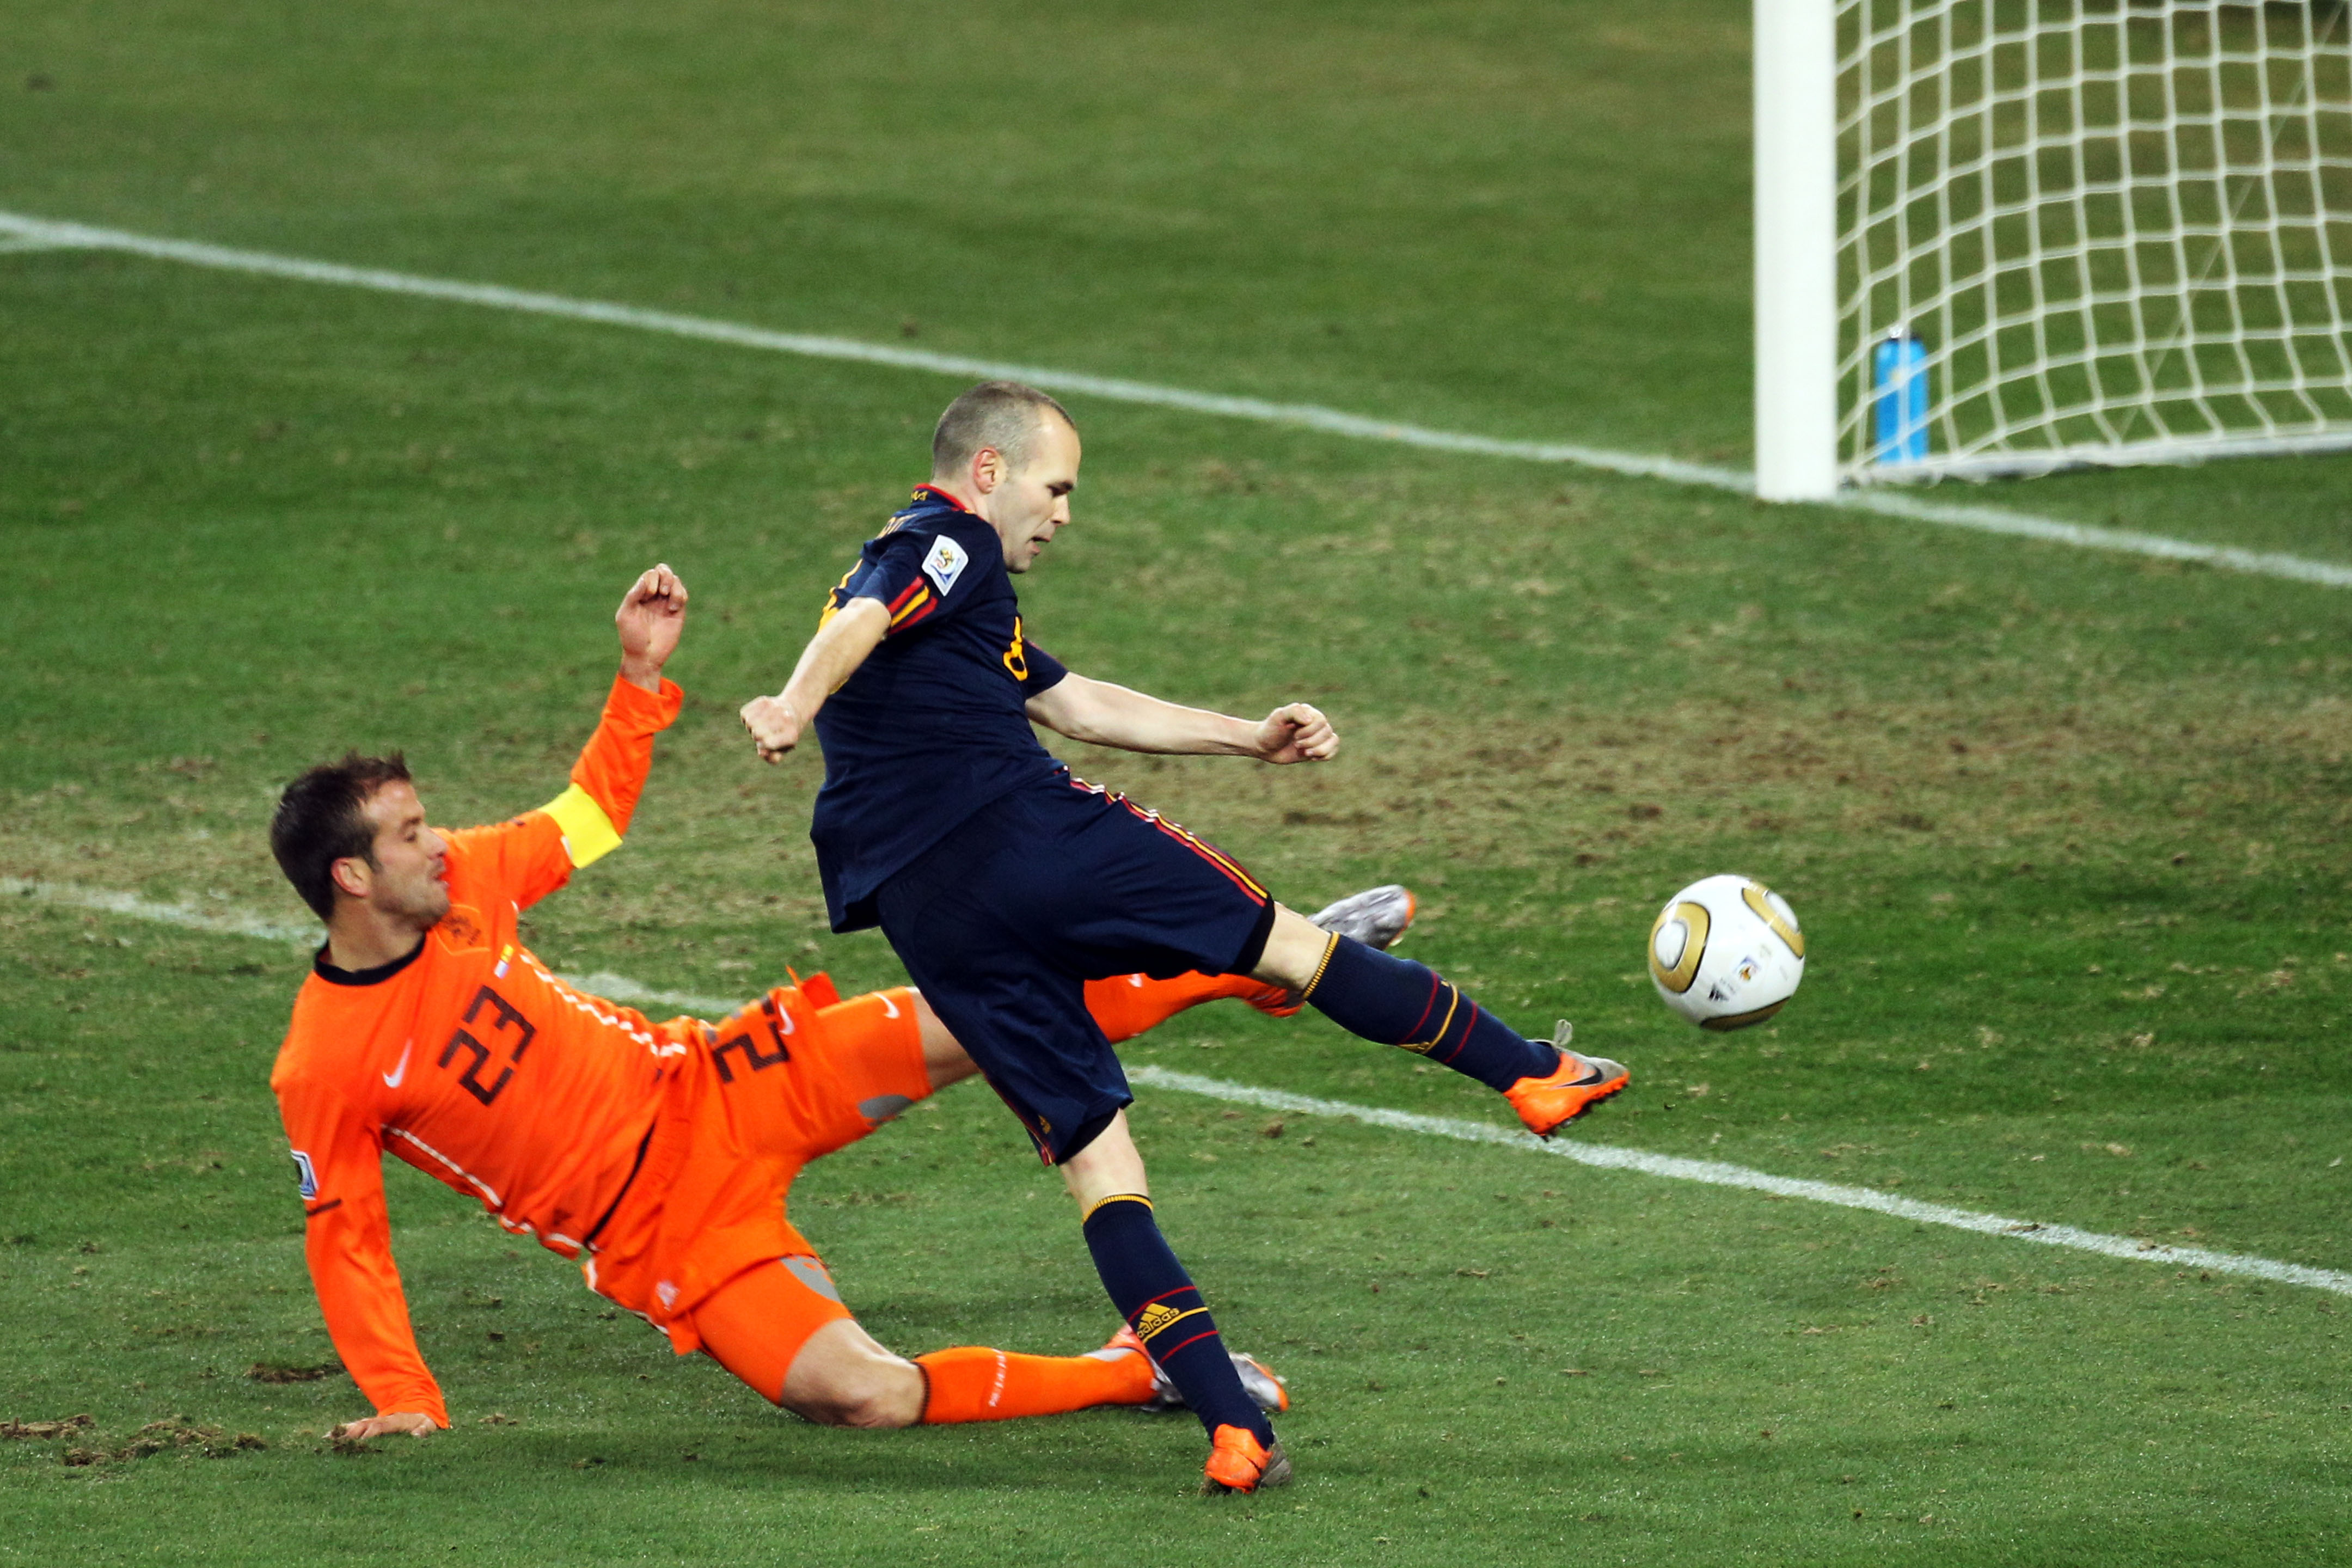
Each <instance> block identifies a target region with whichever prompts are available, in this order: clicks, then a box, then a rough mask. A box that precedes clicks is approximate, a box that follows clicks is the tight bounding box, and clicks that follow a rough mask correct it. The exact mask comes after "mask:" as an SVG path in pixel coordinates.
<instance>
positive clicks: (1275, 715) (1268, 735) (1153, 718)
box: [1028, 675, 1339, 763]
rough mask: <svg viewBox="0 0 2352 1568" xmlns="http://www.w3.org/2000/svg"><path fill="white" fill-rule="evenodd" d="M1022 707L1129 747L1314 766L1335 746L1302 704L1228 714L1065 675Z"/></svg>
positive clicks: (1084, 735) (1047, 721)
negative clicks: (1252, 715)
mask: <svg viewBox="0 0 2352 1568" xmlns="http://www.w3.org/2000/svg"><path fill="white" fill-rule="evenodd" d="M1028 709H1029V717H1030V718H1032V719H1034V720H1035V721H1037V722H1038V723H1040V724H1043V725H1045V728H1047V729H1049V730H1052V731H1055V732H1056V733H1059V734H1064V735H1067V736H1068V737H1069V738H1070V739H1071V740H1073V741H1086V742H1091V743H1093V744H1095V745H1097V746H1117V747H1118V748H1120V749H1121V750H1123V751H1129V752H1184V753H1190V754H1193V755H1201V756H1220V757H1255V758H1257V759H1258V760H1259V761H1260V762H1265V763H1319V762H1324V761H1327V760H1328V759H1329V758H1330V757H1331V756H1333V755H1334V754H1336V753H1337V752H1339V731H1336V730H1334V729H1332V728H1331V721H1329V720H1328V719H1326V718H1325V717H1323V715H1322V713H1321V711H1320V710H1317V709H1315V708H1311V707H1309V706H1308V705H1307V704H1306V703H1304V702H1293V703H1291V704H1289V705H1288V706H1286V707H1282V708H1277V709H1276V710H1274V711H1273V712H1272V713H1269V714H1268V715H1266V717H1265V719H1264V720H1262V721H1254V720H1249V719H1234V718H1229V717H1227V716H1226V715H1224V714H1223V713H1212V712H1210V711H1209V710H1207V709H1205V708H1184V707H1180V706H1179V705H1177V704H1176V703H1173V702H1163V701H1161V700H1160V699H1159V698H1157V697H1147V696H1145V695H1144V694H1143V693H1142V692H1140V691H1130V690H1129V689H1127V688H1126V687H1124V686H1114V685H1112V684H1111V683H1110V682H1109V681H1108V680H1090V679H1087V677H1085V676H1083V675H1066V676H1064V677H1063V678H1062V679H1060V680H1057V681H1055V683H1054V684H1053V685H1052V686H1050V687H1048V688H1046V689H1045V690H1044V691H1041V692H1039V693H1038V694H1037V695H1036V696H1034V697H1032V698H1031V699H1030V700H1029V702H1028Z"/></svg>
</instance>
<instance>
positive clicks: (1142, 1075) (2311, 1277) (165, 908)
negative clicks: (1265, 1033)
mask: <svg viewBox="0 0 2352 1568" xmlns="http://www.w3.org/2000/svg"><path fill="white" fill-rule="evenodd" d="M0 896H5V897H10V898H23V899H35V900H40V901H42V902H45V903H51V904H60V905H64V906H66V907H67V908H70V909H81V910H93V911H99V912H103V913H107V914H115V915H126V916H129V917H131V919H134V920H143V921H158V922H160V923H162V924H164V925H173V926H178V927H181V928H182V929H184V930H188V931H209V932H213V933H215V934H218V935H224V936H243V937H252V938H256V939H258V940H260V941H264V942H283V943H289V944H299V945H301V946H304V947H308V946H310V944H311V943H313V942H317V941H318V940H319V928H318V927H317V926H316V925H310V924H305V925H289V924H287V923H285V922H283V921H271V920H268V919H265V918H263V917H260V916H257V915H250V914H247V913H244V912H242V911H239V910H232V909H229V908H226V907H223V908H220V909H216V910H208V909H203V908H199V907H197V906H194V905H190V904H159V903H155V902H153V901H152V900H147V899H142V898H140V897H139V896H137V895H136V894H133V893H119V892H113V891H110V890H108V889H98V888H78V887H73V886H69V885H67V884H63V883H58V882H36V881H28V880H26V879H22V878H17V877H0ZM562 978H563V980H564V982H565V984H571V985H576V986H578V987H580V988H581V989H582V990H583V991H591V992H593V993H595V994H598V995H600V996H604V997H607V998H609V999H610V1000H613V1001H615V1002H628V1003H643V1002H652V1003H657V1004H660V1005H666V1006H673V1007H682V1008H685V1009H686V1010H687V1011H688V1012H690V1013H694V1014H698V1015H704V1016H711V1017H723V1016H726V1015H727V1014H730V1013H731V1012H733V1011H734V1010H735V1009H736V1008H737V1007H739V1006H740V1005H742V1004H741V1003H740V1001H735V1000H730V999H729V998H726V997H721V996H702V995H698V994H694V993H692V992H686V991H664V990H660V989H658V988H656V987H654V986H650V985H642V984H638V983H637V982H635V981H634V980H631V979H629V978H628V977H626V976H625V975H620V974H608V973H601V972H600V973H594V974H583V975H581V976H578V977H577V978H574V977H572V976H570V975H565V976H563V977H562ZM1127 1076H1128V1080H1129V1082H1130V1083H1135V1084H1139V1085H1141V1086H1142V1087H1144V1088H1146V1089H1172V1090H1174V1091H1175V1092H1177V1093H1179V1094H1193V1095H1199V1096H1202V1098H1204V1099H1208V1100H1223V1101H1225V1102H1227V1103H1228V1104H1234V1105H1254V1106H1256V1107H1258V1108H1260V1109H1262V1110H1279V1111H1283V1112H1285V1113H1286V1114H1288V1115H1293V1116H1336V1117H1340V1118H1343V1119H1345V1120H1348V1121H1360V1122H1362V1123H1364V1124H1365V1125H1366V1126H1369V1127H1380V1128H1384V1129H1386V1130H1388V1131H1392V1132H1412V1133H1416V1134H1418V1135H1420V1136H1422V1137H1424V1138H1450V1139H1453V1140H1454V1141H1455V1142H1463V1143H1485V1144H1489V1145H1493V1146H1496V1147H1500V1148H1506V1149H1516V1150H1517V1151H1519V1152H1522V1153H1528V1154H1549V1155H1551V1156H1553V1157H1554V1158H1557V1159H1563V1160H1573V1161H1575V1162H1576V1163H1578V1164H1580V1165H1591V1166H1594V1167H1596V1168H1598V1169H1601V1170H1604V1171H1631V1172H1633V1173H1637V1174H1640V1175H1644V1176H1663V1177H1664V1178H1666V1179H1667V1180H1669V1181H1678V1182H1698V1183H1701V1184H1705V1185H1706V1186H1713V1187H1736V1188H1740V1189H1744V1190H1746V1191H1748V1192H1756V1193H1766V1194H1770V1195H1772V1196H1774V1197H1780V1198H1801V1199H1804V1200H1806V1201H1807V1202H1810V1203H1817V1204H1829V1205H1833V1206H1835V1207H1838V1208H1849V1209H1867V1210H1869V1211H1870V1212H1872V1213H1874V1214H1883V1215H1890V1216H1892V1217H1893V1218H1895V1219H1907V1220H1911V1221H1913V1222H1915V1223H1916V1224H1919V1225H1938V1226H1949V1227H1950V1228H1952V1229H1954V1230H1969V1231H1975V1232H1976V1233H1978V1234H1979V1235H1980V1236H1997V1237H2009V1238H2011V1239H2013V1240H2018V1241H2033V1242H2040V1243H2041V1244H2042V1245H2043V1246H2045V1247H2070V1248H2072V1249H2074V1250H2075V1251H2077V1252H2095V1253H2098V1254H2100V1255H2102V1256H2104V1257H2107V1258H2124V1259H2126V1260H2129V1261H2132V1262H2137V1263H2164V1264H2170V1265H2171V1266H2173V1267H2174V1268H2196V1269H2200V1270H2202V1271H2204V1272H2206V1273H2209V1274H2236V1275H2243V1276H2247V1277H2250V1278H2252V1279H2268V1280H2271V1281H2273V1282H2274V1283H2277V1284H2281V1285H2305V1286H2308V1287H2310V1288H2311V1289H2315V1290H2326V1291H2329V1292H2332V1293H2333V1294H2335V1295H2338V1296H2352V1273H2346V1272H2343V1271H2340V1270H2337V1269H2333V1268H2310V1267H2307V1266H2305V1265H2304V1264H2299V1263H2282V1262H2279V1261H2277V1260H2276V1259H2273V1258H2255V1257H2251V1256H2248V1255H2245V1254H2242V1253H2234V1252H2214V1251H2210V1250H2209V1249H2207V1248H2205V1247H2169V1246H2166V1245H2163V1244H2161V1243H2158V1242H2153V1241H2141V1240H2138V1239H2137V1238H2135V1237H2125V1236H2107V1235H2105V1234H2103V1233H2101V1232H2098V1231H2094V1230H2079V1229H2077V1228H2075V1227H2074V1226H2071V1225H2042V1224H2039V1223H2037V1222H2035V1221H2032V1220H2023V1219H2011V1218H2009V1217H2008V1216H2006V1215H1994V1214H1979V1213H1978V1212H1977V1211H1975V1210H1973V1209H1962V1208H1952V1207H1948V1206H1947V1205H1943V1204H1927V1203H1921V1202H1919V1201H1918V1200H1917V1199H1916V1198H1905V1197H1897V1196H1895V1194H1892V1193H1882V1192H1877V1191H1874V1190H1873V1189H1872V1188H1869V1187H1849V1186H1841V1185H1838V1184H1835V1183H1832V1182H1811V1181H1806V1180H1803V1179H1801V1178H1799V1177H1793V1176H1776V1175H1773V1174H1771V1173H1769V1172H1765V1171H1755V1170H1750V1169H1748V1167H1747V1166H1745V1165H1733V1164H1727V1163H1723V1162H1721V1161H1717V1160H1689V1159H1685V1158H1683V1157H1682V1156H1680V1155H1676V1154H1653V1153H1650V1152H1647V1151H1645V1150H1641V1149H1627V1148H1623V1147H1621V1146H1619V1145H1616V1144H1611V1143H1585V1142H1577V1141H1575V1140H1573V1139H1552V1140H1549V1141H1548V1140H1545V1139H1541V1138H1538V1137H1535V1136H1534V1135H1533V1134H1531V1133H1528V1132H1525V1131H1520V1130H1518V1129H1516V1128H1506V1127H1498V1126H1496V1125H1494V1124H1492V1123H1489V1122H1485V1121H1466V1120H1464V1119H1461V1118H1458V1117H1452V1116H1423V1115H1421V1114H1419V1113H1417V1112H1414V1111H1410V1110H1389V1109H1387V1108H1386V1107H1383V1106H1377V1105H1353V1104H1350V1103H1349V1102H1348V1101H1346V1100H1318V1099H1317V1098H1315V1097H1314V1096H1313V1095H1306V1094H1293V1093H1291V1092H1289V1091H1288V1090H1286V1089H1261V1088H1259V1087H1257V1086H1256V1085H1255V1084H1246V1083H1232V1082H1229V1081H1227V1080H1226V1079H1215V1078H1202V1077H1201V1076H1199V1075H1198V1074H1195V1073H1189V1072H1177V1071H1174V1070H1172V1069H1171V1068H1160V1067H1139V1068H1131V1069H1129V1072H1128V1075H1127Z"/></svg>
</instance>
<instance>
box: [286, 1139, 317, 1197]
mask: <svg viewBox="0 0 2352 1568" xmlns="http://www.w3.org/2000/svg"><path fill="white" fill-rule="evenodd" d="M289 1152H290V1153H291V1154H292V1155H293V1156H294V1179H295V1181H296V1182H297V1183H298V1184H299V1185H300V1187H301V1190H302V1201H303V1202H305V1203H308V1202H310V1200H311V1199H312V1198H315V1197H317V1196H318V1195H319V1173H318V1172H317V1171H314V1170H312V1169H311V1168H310V1155H308V1154H305V1153H304V1152H302V1151H301V1150H299V1149H294V1150H290V1151H289Z"/></svg>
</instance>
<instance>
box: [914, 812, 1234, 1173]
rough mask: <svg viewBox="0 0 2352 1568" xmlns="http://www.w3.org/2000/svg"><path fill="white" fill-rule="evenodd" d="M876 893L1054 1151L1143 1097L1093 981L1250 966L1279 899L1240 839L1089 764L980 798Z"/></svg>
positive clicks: (1000, 1081) (963, 1033)
mask: <svg viewBox="0 0 2352 1568" xmlns="http://www.w3.org/2000/svg"><path fill="white" fill-rule="evenodd" d="M874 901H875V910H876V912H877V914H878V915H879V916H880V918H881V922H882V931H883V934H884V935H885V936H887V937H888V938H889V939H890V945H891V946H892V947H893V948H895V949H897V950H898V957H899V960H900V961H901V962H902V963H905V964H906V966H907V973H908V976H909V977H911V978H912V979H913V981H914V983H915V984H916V985H917V986H919V988H920V989H921V991H922V993H923V995H924V996H925V997H926V998H927V999H928V1000H929V1002H930V1004H931V1006H932V1008H933V1009H934V1010H935V1011H936V1012H937V1013H938V1014H939V1016H940V1018H941V1019H942V1020H943V1021H944V1022H945V1023H946V1024H947V1026H948V1027H949V1028H950V1029H951V1030H952V1031H954V1033H955V1037H956V1038H957V1039H958V1040H960V1041H961V1042H962V1043H963V1048H964V1049H965V1050H966V1051H968V1052H970V1053H971V1058H972V1060H973V1061H975V1062H977V1063H979V1064H980V1069H981V1071H982V1072H983V1073H985V1074H987V1075H988V1081H989V1083H990V1085H991V1086H992V1087H993V1088H994V1089H995V1090H996V1092H997V1093H998V1094H1000V1095H1002V1096H1003V1099H1004V1102H1005V1103H1006V1104H1007V1105H1010V1106H1011V1107H1012V1108H1013V1114H1014V1115H1015V1116H1018V1117H1019V1118H1020V1119H1021V1124H1022V1125H1023V1126H1024V1127H1025V1128H1027V1129H1028V1130H1029V1136H1030V1137H1031V1138H1032V1139H1034V1140H1035V1142H1036V1144H1037V1151H1038V1153H1039V1154H1040V1155H1041V1156H1042V1157H1043V1158H1044V1159H1045V1162H1046V1163H1048V1164H1053V1163H1058V1162H1060V1161H1063V1160H1066V1159H1068V1158H1069V1157H1070V1156H1071V1155H1073V1154H1075V1153H1076V1152H1078V1151H1079V1150H1081V1149H1083V1148H1085V1147H1086V1146H1087V1144H1088V1143H1089V1142H1093V1140H1094V1138H1095V1135H1096V1134H1097V1133H1098V1132H1100V1131H1102V1130H1103V1128H1104V1127H1105V1126H1107V1125H1108V1123H1109V1121H1110V1120H1111V1118H1112V1117H1114V1116H1116V1115H1117V1114H1118V1111H1119V1110H1120V1109H1121V1108H1122V1107H1124V1106H1126V1105H1128V1104H1129V1103H1130V1102H1131V1101H1132V1100H1134V1099H1135V1097H1134V1095H1132V1094H1130V1093H1129V1092H1128V1087H1127V1073H1126V1071H1125V1070H1124V1069H1123V1068H1120V1066H1119V1065H1118V1054H1117V1053H1116V1052H1114V1051H1113V1050H1112V1049H1111V1045H1110V1041H1109V1040H1108V1039H1107V1038H1105V1037H1104V1036H1103V1032H1102V1030H1101V1029H1100V1028H1099V1027H1097V1026H1096V1024H1095V1021H1094V1017H1093V1016H1092V1015H1091V1014H1089V1013H1088V1012H1087V997H1086V983H1087V981H1089V980H1107V979H1109V978H1110V977H1112V976H1113V975H1118V974H1133V973H1138V972H1140V973H1145V974H1149V975H1151V976H1153V977H1154V978H1156V979H1161V980H1167V979H1172V978H1174V977H1175V976H1177V975H1179V974H1186V973H1192V971H1194V970H1200V971H1203V972H1205V973H1211V974H1232V973H1246V972H1247V971H1249V970H1251V969H1253V968H1255V967H1256V964H1257V961H1258V958H1259V956H1260V955H1261V954H1262V953H1264V952H1265V939H1266V934H1267V932H1269V931H1272V930H1273V929H1274V910H1275V903H1274V900H1273V899H1272V898H1270V897H1269V896H1267V893H1266V891H1265V889H1264V888H1262V887H1260V886H1259V885H1258V884H1257V881H1256V879H1254V878H1252V877H1251V876H1250V874H1249V873H1248V872H1247V871H1245V870H1244V869H1243V868H1241V866H1240V865H1239V864H1238V863H1236V862H1235V861H1234V859H1233V858H1231V857H1230V856H1227V855H1225V854H1223V853H1222V852H1221V851H1219V850H1217V849H1216V848H1214V847H1212V846H1210V845H1208V844H1205V843H1202V841H1201V840H1200V839H1198V838H1195V837H1192V835H1191V834H1189V833H1187V832H1185V831H1184V830H1183V829H1182V828H1181V827H1179V826H1176V825H1175V824H1174V823H1171V822H1166V821H1163V820H1161V819H1160V816H1158V815H1157V814H1155V813H1152V812H1149V811H1146V810H1144V809H1143V808H1142V807H1140V806H1138V805H1133V804H1132V803H1130V802H1129V800H1128V799H1127V797H1126V796H1124V795H1109V794H1107V793H1105V792H1104V791H1102V790H1098V789H1096V788H1094V787H1092V786H1091V785H1087V784H1078V783H1076V782H1075V781H1066V782H1063V783H1058V784H1046V785H1042V786H1032V787H1028V788H1024V789H1018V790H1015V791H1013V793H1012V794H1011V795H1005V796H1004V797H1003V798H1002V799H1000V800H997V801H994V802H992V803H991V804H990V805H985V806H982V808H981V809H980V810H979V811H978V812H976V813H975V814H973V816H971V818H969V819H968V820H967V821H965V822H964V823H963V824H962V825H961V826H959V827H957V828H956V830H955V831H954V832H952V833H950V834H949V835H948V837H946V838H945V839H944V840H942V841H941V842H940V844H938V845H937V846H935V847H932V848H931V849H929V850H928V851H926V852H925V853H924V854H923V855H922V856H921V857H920V858H918V859H917V860H915V861H914V862H913V863H912V864H910V865H908V867H907V868H905V869H903V870H901V871H899V872H898V874H897V875H895V876H893V877H892V878H891V879H889V880H888V881H887V882H885V883H883V884H882V887H881V889H880V890H879V891H878V892H877V894H876V895H875V900H874Z"/></svg>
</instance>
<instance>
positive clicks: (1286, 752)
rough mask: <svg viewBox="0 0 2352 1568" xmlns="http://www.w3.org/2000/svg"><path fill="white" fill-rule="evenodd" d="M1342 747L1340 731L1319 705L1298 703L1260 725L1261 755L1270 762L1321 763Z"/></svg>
mask: <svg viewBox="0 0 2352 1568" xmlns="http://www.w3.org/2000/svg"><path fill="white" fill-rule="evenodd" d="M1338 752H1339V731H1337V730H1334V729H1333V728H1331V721H1330V720H1328V719H1326V718H1325V717H1323V710H1321V709H1319V708H1313V707H1309V706H1308V705H1307V704H1306V703H1304V702H1294V703H1292V704H1290V706H1288V707H1287V708H1277V709H1276V710H1274V711H1273V712H1271V713H1269V714H1267V715H1266V720H1265V723H1263V724H1261V725H1259V726H1258V730H1257V754H1258V755H1259V756H1260V757H1261V758H1263V759H1264V760H1265V761H1266V762H1269V763H1320V762H1325V761H1328V759H1329V758H1331V757H1332V756H1334V755H1336V754H1337V753H1338Z"/></svg>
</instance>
